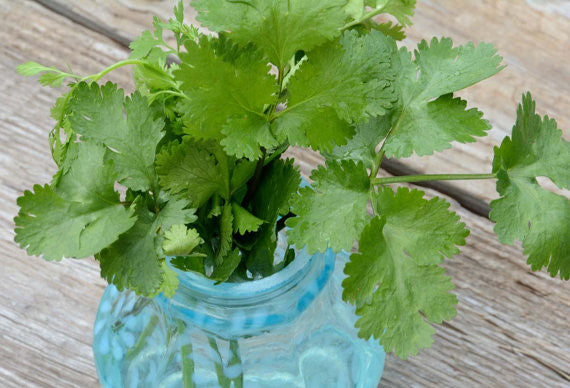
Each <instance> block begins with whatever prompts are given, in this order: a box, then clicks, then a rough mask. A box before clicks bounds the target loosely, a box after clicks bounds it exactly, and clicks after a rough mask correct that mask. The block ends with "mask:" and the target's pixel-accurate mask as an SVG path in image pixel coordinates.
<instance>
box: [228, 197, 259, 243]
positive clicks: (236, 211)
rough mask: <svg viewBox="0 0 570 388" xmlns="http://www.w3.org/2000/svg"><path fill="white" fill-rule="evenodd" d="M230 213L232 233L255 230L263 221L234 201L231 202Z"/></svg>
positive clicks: (244, 232)
mask: <svg viewBox="0 0 570 388" xmlns="http://www.w3.org/2000/svg"><path fill="white" fill-rule="evenodd" d="M232 214H233V216H234V233H235V232H237V233H239V234H242V235H243V234H246V233H247V232H255V231H257V230H258V229H259V227H260V226H261V225H262V224H263V222H264V221H263V220H261V219H259V218H257V217H256V216H254V215H253V214H251V213H250V212H248V211H247V210H246V209H244V208H243V207H241V206H240V205H238V204H237V203H235V202H232Z"/></svg>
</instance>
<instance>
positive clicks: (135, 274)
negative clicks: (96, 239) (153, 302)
mask: <svg viewBox="0 0 570 388" xmlns="http://www.w3.org/2000/svg"><path fill="white" fill-rule="evenodd" d="M187 205H188V203H187V201H185V200H182V199H177V198H174V197H173V198H171V199H170V201H169V202H168V203H167V204H166V205H165V207H164V208H163V209H162V210H161V211H160V213H159V214H158V215H156V214H154V213H153V212H151V211H149V210H148V204H147V203H146V201H145V200H143V197H138V198H137V200H136V201H135V202H134V204H133V206H134V207H135V209H136V210H135V211H136V215H137V222H136V223H135V225H134V226H133V227H132V228H131V229H130V230H129V231H127V232H126V233H124V234H122V235H121V236H120V237H119V239H118V240H117V241H116V242H115V243H113V244H112V245H111V246H110V247H108V248H106V249H104V250H103V251H101V252H100V253H99V254H98V255H97V256H96V258H97V260H99V263H100V264H101V276H102V277H103V278H105V279H106V280H107V281H108V282H109V283H113V284H114V285H115V286H116V287H117V288H118V289H119V290H124V289H126V288H129V289H132V290H134V291H135V292H136V293H137V294H139V295H144V296H149V297H150V296H154V295H156V294H157V293H159V292H161V291H163V289H162V287H163V283H164V282H165V280H166V281H167V282H168V283H167V284H166V286H167V289H168V287H171V286H172V283H171V282H172V281H173V280H172V276H170V277H168V279H167V275H168V274H167V273H166V272H165V268H164V266H163V263H164V253H163V250H162V239H160V238H157V235H159V234H162V233H164V231H167V230H169V229H170V228H171V227H172V226H173V225H177V224H187V223H190V222H193V221H194V220H195V219H196V217H195V216H194V210H193V209H187V208H186V206H187ZM170 275H171V274H170Z"/></svg>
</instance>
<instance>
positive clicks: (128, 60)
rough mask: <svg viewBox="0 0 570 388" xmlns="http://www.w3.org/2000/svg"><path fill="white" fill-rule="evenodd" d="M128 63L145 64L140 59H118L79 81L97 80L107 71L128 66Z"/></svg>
mask: <svg viewBox="0 0 570 388" xmlns="http://www.w3.org/2000/svg"><path fill="white" fill-rule="evenodd" d="M128 65H141V66H145V65H146V62H145V61H141V60H140V59H126V60H124V61H120V62H117V63H115V64H113V65H111V66H109V67H107V68H106V69H103V70H102V71H100V72H99V73H97V74H92V75H88V76H87V77H83V78H82V79H81V81H87V80H91V81H92V82H97V81H99V80H100V79H101V78H103V77H104V76H105V75H107V74H108V73H110V72H112V71H113V70H115V69H118V68H119V67H123V66H128Z"/></svg>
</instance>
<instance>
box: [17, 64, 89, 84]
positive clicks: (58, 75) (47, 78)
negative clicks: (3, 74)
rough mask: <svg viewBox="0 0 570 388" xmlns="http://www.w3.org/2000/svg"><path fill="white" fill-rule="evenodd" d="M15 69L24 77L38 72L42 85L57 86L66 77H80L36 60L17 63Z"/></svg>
mask: <svg viewBox="0 0 570 388" xmlns="http://www.w3.org/2000/svg"><path fill="white" fill-rule="evenodd" d="M17 71H18V73H19V74H21V75H23V76H25V77H31V76H33V75H36V74H40V73H41V75H40V78H39V81H40V83H41V84H42V85H43V86H51V87H55V88H58V87H60V86H61V85H62V83H63V81H64V80H65V79H66V78H75V79H78V78H80V77H79V76H77V75H75V74H71V73H66V72H64V71H61V70H59V69H57V68H55V67H53V66H50V67H48V66H44V65H40V64H39V63H37V62H26V63H22V64H21V65H18V67H17Z"/></svg>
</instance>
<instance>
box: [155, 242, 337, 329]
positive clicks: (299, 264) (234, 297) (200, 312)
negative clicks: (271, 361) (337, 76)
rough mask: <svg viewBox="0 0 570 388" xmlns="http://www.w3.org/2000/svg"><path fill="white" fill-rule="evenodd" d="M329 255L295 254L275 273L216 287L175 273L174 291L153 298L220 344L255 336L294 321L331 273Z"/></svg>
mask: <svg viewBox="0 0 570 388" xmlns="http://www.w3.org/2000/svg"><path fill="white" fill-rule="evenodd" d="M334 261H335V255H334V253H333V252H332V251H331V250H328V251H326V252H325V253H317V254H315V255H309V254H307V253H306V251H305V250H301V251H298V252H297V254H296V257H295V260H293V261H292V262H291V263H290V264H289V265H288V266H286V267H285V268H283V269H282V270H281V271H279V272H277V273H275V274H273V275H271V276H268V277H265V278H262V279H259V280H252V281H247V282H243V283H221V284H216V283H215V282H214V281H212V280H210V279H208V278H206V277H204V276H202V275H200V274H197V273H194V272H183V271H177V272H178V277H179V281H180V285H179V287H178V289H177V291H176V294H175V295H174V296H173V297H172V298H171V299H167V298H164V297H163V296H162V295H161V296H160V297H157V298H158V299H159V300H160V301H161V302H162V303H163V304H164V305H165V307H166V308H168V309H170V310H171V313H172V314H173V315H175V316H178V317H181V318H182V319H183V320H188V321H190V323H192V324H194V325H197V326H200V327H202V328H203V329H204V330H206V331H209V332H212V333H214V334H217V335H219V336H221V337H225V338H237V337H240V336H244V335H255V334H256V333H258V332H261V331H267V330H269V329H271V328H273V327H275V326H280V325H284V324H287V323H289V322H292V321H293V320H295V319H296V318H297V317H298V316H299V315H300V314H301V313H302V312H303V311H304V310H305V309H307V307H308V306H309V305H310V304H311V302H312V301H313V300H314V299H315V298H316V297H317V295H318V294H319V293H320V292H321V291H322V289H323V288H324V286H325V285H326V283H327V281H328V279H329V277H330V275H331V273H332V271H333V269H334Z"/></svg>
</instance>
